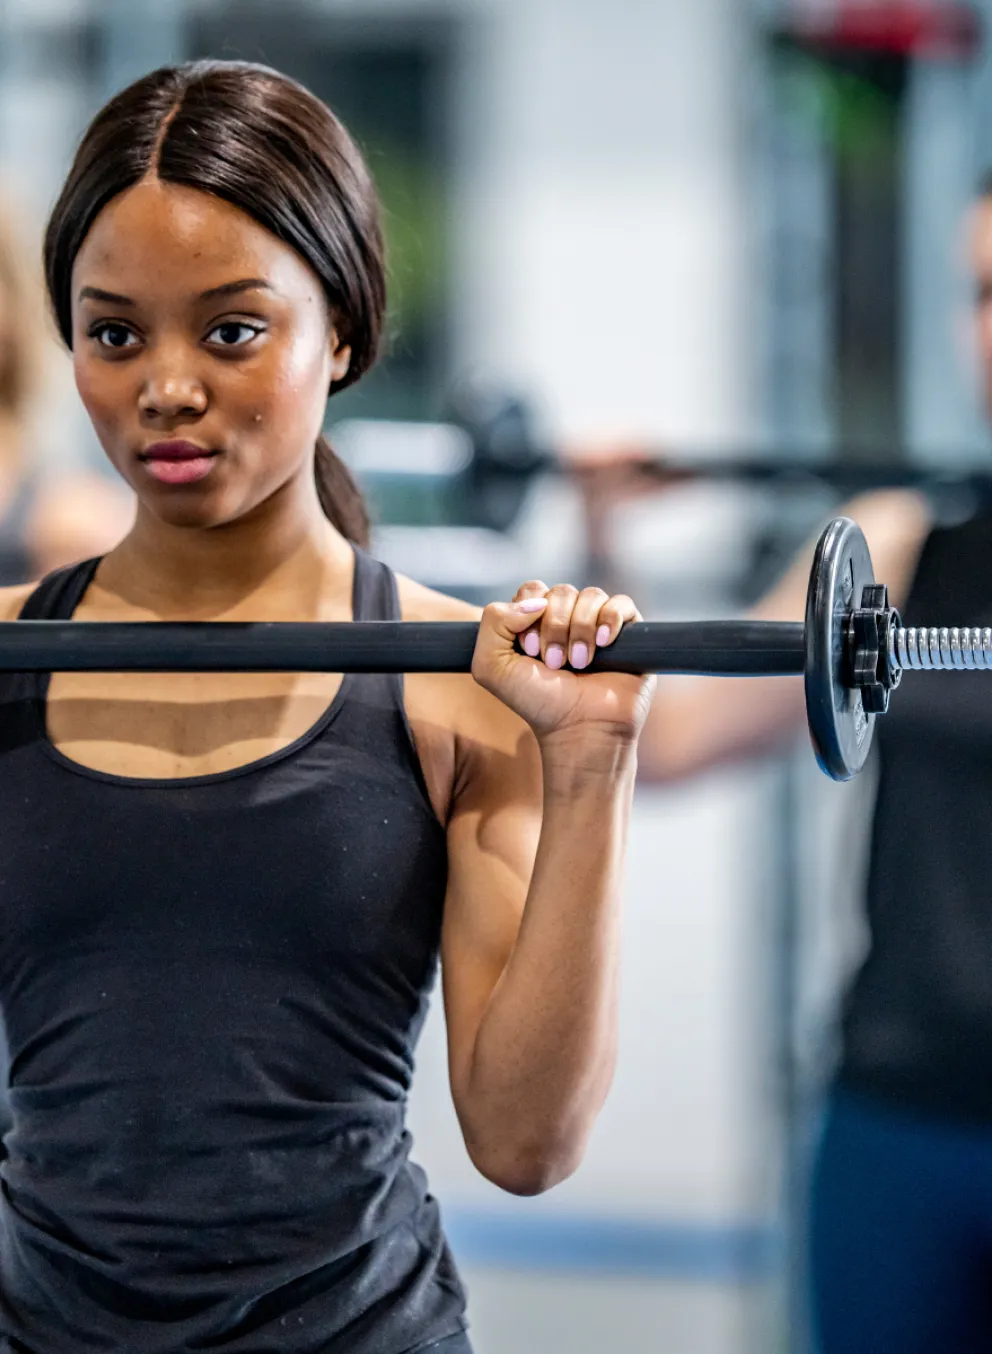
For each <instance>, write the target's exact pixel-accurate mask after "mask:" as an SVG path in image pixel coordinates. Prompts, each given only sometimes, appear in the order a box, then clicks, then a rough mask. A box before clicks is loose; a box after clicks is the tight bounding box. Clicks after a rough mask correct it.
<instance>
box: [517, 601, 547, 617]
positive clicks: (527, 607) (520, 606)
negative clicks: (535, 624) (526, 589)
mask: <svg viewBox="0 0 992 1354" xmlns="http://www.w3.org/2000/svg"><path fill="white" fill-rule="evenodd" d="M515 605H516V608H517V610H518V611H522V612H524V613H525V615H528V616H529V615H532V614H533V613H534V612H535V611H543V610H544V608H545V607H546V606H547V605H548V599H547V598H546V597H525V598H524V600H523V601H522V602H517V603H515Z"/></svg>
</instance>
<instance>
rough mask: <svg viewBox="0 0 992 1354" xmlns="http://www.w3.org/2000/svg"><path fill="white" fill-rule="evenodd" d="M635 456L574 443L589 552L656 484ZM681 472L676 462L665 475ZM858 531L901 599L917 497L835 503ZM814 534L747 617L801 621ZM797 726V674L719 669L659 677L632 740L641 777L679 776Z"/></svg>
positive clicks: (782, 739) (783, 739)
mask: <svg viewBox="0 0 992 1354" xmlns="http://www.w3.org/2000/svg"><path fill="white" fill-rule="evenodd" d="M644 459H645V458H644V456H643V455H642V454H641V453H639V452H638V451H637V450H636V449H632V448H626V447H625V448H616V447H614V448H611V449H604V450H601V451H595V450H590V451H586V452H575V451H573V453H572V454H571V456H570V465H571V467H572V468H573V470H575V471H576V472H577V478H578V482H579V484H580V487H581V489H582V493H583V500H584V503H585V505H586V517H587V523H588V525H589V529H590V539H591V547H592V550H591V553H592V554H593V557H594V558H595V559H596V560H597V562H601V561H606V560H609V559H610V556H611V554H612V548H611V524H612V522H613V520H614V516H615V513H616V509H617V508H618V507H619V506H620V505H621V504H622V503H624V502H625V501H628V500H630V499H631V498H633V497H642V496H644V495H646V494H649V493H659V492H661V493H663V492H664V490H665V480H664V477H663V476H661V475H660V474H659V472H658V470H657V469H656V468H655V469H651V470H650V471H648V470H646V469H644ZM685 478H686V476H685V474H684V473H682V472H680V473H679V474H677V475H673V477H672V480H671V483H676V482H681V481H683V480H684V479H685ZM835 515H837V516H846V517H851V518H853V519H854V521H856V522H857V523H858V524H859V525H860V526H861V528H862V530H863V531H864V533H865V536H866V538H867V540H868V546H869V549H870V550H871V555H872V562H873V564H874V568H875V577H876V578H877V579H878V581H879V582H881V583H885V584H887V585H888V589H889V598H890V600H891V602H892V605H893V606H895V607H901V606H903V605H904V604H905V601H906V597H907V595H908V593H909V588H910V585H911V583H912V580H913V575H914V574H915V572H916V565H917V562H918V560H919V556H920V551H921V550H922V548H923V543H924V541H925V540H926V537H927V534H928V532H929V530H930V527H931V516H930V509H929V506H928V504H927V502H926V500H925V499H924V498H923V497H922V496H921V495H919V494H916V493H914V492H912V491H909V490H902V489H891V490H883V491H879V492H874V493H870V494H863V495H861V496H859V497H858V498H854V499H851V501H850V502H848V503H847V504H845V505H844V506H843V507H842V508H840V509H838V512H837V514H835ZM815 545H816V540H815V538H814V539H813V540H811V541H810V542H809V543H808V545H807V546H806V547H804V549H803V550H801V551H800V552H799V554H798V555H797V557H796V559H795V560H794V561H793V563H792V564H791V565H790V567H789V569H788V570H787V571H786V573H785V574H784V576H783V577H782V578H781V579H780V580H779V582H778V583H777V584H776V585H775V586H774V587H773V588H772V589H771V590H770V591H769V592H768V593H766V595H765V596H764V597H763V598H762V600H761V601H760V602H759V603H758V604H757V605H756V606H755V607H754V608H753V609H752V610H751V612H750V613H749V615H750V616H751V617H752V618H753V619H755V620H768V621H801V620H803V618H804V616H805V612H806V588H807V584H808V582H809V570H810V564H811V562H812V558H813V550H814V548H815ZM805 726H806V699H805V692H804V689H803V682H802V679H801V678H792V677H768V678H763V677H749V678H743V679H740V680H734V679H732V678H726V677H664V678H659V681H658V687H657V692H656V695H655V698H654V703H653V705H652V707H651V713H650V715H649V716H648V722H647V725H646V727H645V730H644V733H643V734H642V736H641V741H640V745H639V749H638V769H639V774H640V776H641V778H642V780H646V781H653V782H666V781H667V782H671V781H678V780H683V779H685V778H687V777H689V776H693V775H696V774H698V773H699V772H701V771H704V770H706V769H707V768H709V767H713V766H719V765H722V764H726V763H728V762H733V761H738V760H741V759H744V758H748V757H756V756H763V755H767V754H770V753H774V752H778V751H781V750H782V749H784V748H785V747H786V746H788V744H789V742H790V741H791V740H792V739H794V738H795V737H796V735H797V734H799V733H801V731H802V730H803V729H804V728H805Z"/></svg>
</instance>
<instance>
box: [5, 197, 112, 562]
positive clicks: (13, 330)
mask: <svg viewBox="0 0 992 1354" xmlns="http://www.w3.org/2000/svg"><path fill="white" fill-rule="evenodd" d="M35 252H36V253H37V252H40V251H35ZM35 272H36V269H35V268H34V267H32V264H31V256H30V253H29V252H28V251H26V250H25V249H24V248H23V247H22V244H21V240H20V239H19V238H18V233H17V232H15V230H14V228H13V226H12V225H11V224H10V221H9V220H8V219H7V218H6V215H5V214H0V585H4V584H10V583H20V582H24V581H26V580H28V579H31V578H37V577H39V576H40V575H42V574H45V573H48V572H49V571H50V570H52V569H56V568H59V567H60V566H62V565H64V564H71V563H74V562H75V561H76V560H79V559H84V558H87V557H89V556H91V555H98V554H102V553H104V551H106V550H108V549H110V547H111V546H113V545H115V544H116V543H117V541H119V540H120V538H121V536H123V535H124V533H125V532H126V531H127V530H128V527H129V526H130V522H131V517H132V512H133V508H132V497H131V494H130V492H129V491H128V490H127V489H125V487H124V486H123V485H119V484H117V483H115V482H114V481H113V480H111V479H109V478H108V477H105V476H102V475H98V474H94V473H93V472H90V471H87V470H85V469H80V470H78V471H70V472H66V471H65V470H62V471H61V472H58V473H56V472H54V471H52V470H50V469H48V468H47V467H45V466H44V465H43V464H42V460H43V458H42V457H41V455H40V454H39V433H38V424H39V418H38V415H39V412H40V408H41V405H42V402H43V401H44V399H45V398H46V395H47V393H48V392H47V391H46V384H47V377H48V375H49V373H50V372H51V370H52V368H53V366H54V363H55V362H57V361H59V360H64V359H61V355H60V354H58V352H57V349H56V345H55V343H54V340H49V338H48V335H47V331H46V325H45V303H44V299H43V293H42V290H41V288H40V286H39V285H38V281H39V279H38V278H36V277H35Z"/></svg>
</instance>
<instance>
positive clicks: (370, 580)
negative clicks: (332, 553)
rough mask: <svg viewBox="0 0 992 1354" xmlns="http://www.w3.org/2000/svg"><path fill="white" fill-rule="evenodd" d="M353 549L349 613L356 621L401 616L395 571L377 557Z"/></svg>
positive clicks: (390, 619) (392, 619)
mask: <svg viewBox="0 0 992 1354" xmlns="http://www.w3.org/2000/svg"><path fill="white" fill-rule="evenodd" d="M354 550H355V582H354V587H353V589H352V616H353V617H354V619H355V620H356V621H398V620H401V619H402V617H401V613H400V599H399V592H398V591H397V588H396V575H395V574H394V573H393V571H392V569H390V568H389V566H388V565H386V564H383V563H382V561H381V560H377V559H373V558H372V556H371V555H369V554H366V552H365V551H364V550H362V549H360V548H359V547H358V546H355V547H354Z"/></svg>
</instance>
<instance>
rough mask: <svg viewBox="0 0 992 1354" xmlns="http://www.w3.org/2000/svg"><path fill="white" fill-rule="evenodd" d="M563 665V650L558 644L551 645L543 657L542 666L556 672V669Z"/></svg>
mask: <svg viewBox="0 0 992 1354" xmlns="http://www.w3.org/2000/svg"><path fill="white" fill-rule="evenodd" d="M564 663H565V650H564V649H563V648H562V647H561V645H560V644H552V645H551V647H550V649H548V652H547V653H546V654H545V655H544V666H545V667H547V668H550V669H551V670H552V672H556V671H557V670H558V668H560V667H563V666H564Z"/></svg>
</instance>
